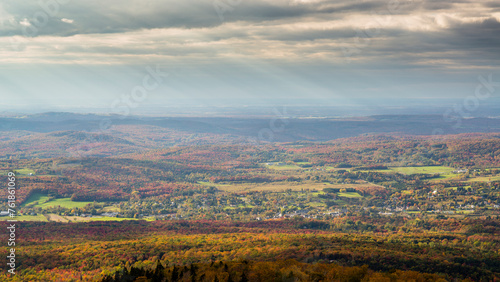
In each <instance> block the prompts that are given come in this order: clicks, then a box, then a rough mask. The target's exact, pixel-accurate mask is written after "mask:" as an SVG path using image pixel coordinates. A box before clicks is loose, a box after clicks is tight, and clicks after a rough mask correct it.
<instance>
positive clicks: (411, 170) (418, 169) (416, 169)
mask: <svg viewBox="0 0 500 282" xmlns="http://www.w3.org/2000/svg"><path fill="white" fill-rule="evenodd" d="M389 170H391V171H394V172H398V173H402V174H417V173H426V174H435V173H439V174H450V173H451V172H452V171H454V170H455V169H454V168H452V167H447V166H398V167H389Z"/></svg>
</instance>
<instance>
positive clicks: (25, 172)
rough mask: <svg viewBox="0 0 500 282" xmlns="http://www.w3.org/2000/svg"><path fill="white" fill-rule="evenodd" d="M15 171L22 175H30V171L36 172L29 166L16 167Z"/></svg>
mask: <svg viewBox="0 0 500 282" xmlns="http://www.w3.org/2000/svg"><path fill="white" fill-rule="evenodd" d="M14 171H15V172H16V174H20V175H29V174H30V173H32V174H35V171H34V170H32V169H29V168H18V169H14Z"/></svg>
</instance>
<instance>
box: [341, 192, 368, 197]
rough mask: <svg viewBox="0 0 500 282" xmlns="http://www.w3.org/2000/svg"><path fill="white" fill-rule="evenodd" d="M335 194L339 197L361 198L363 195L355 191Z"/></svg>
mask: <svg viewBox="0 0 500 282" xmlns="http://www.w3.org/2000/svg"><path fill="white" fill-rule="evenodd" d="M337 195H338V196H340V197H346V198H363V196H361V195H360V194H358V193H357V192H340V193H337Z"/></svg>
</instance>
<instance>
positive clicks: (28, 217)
mask: <svg viewBox="0 0 500 282" xmlns="http://www.w3.org/2000/svg"><path fill="white" fill-rule="evenodd" d="M15 219H16V220H19V221H48V220H47V218H46V217H45V216H43V215H41V214H38V215H20V216H16V218H15Z"/></svg>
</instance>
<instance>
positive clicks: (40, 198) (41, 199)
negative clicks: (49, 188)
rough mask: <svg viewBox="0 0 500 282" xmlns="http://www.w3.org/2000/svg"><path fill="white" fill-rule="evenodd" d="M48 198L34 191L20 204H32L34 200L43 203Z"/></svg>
mask: <svg viewBox="0 0 500 282" xmlns="http://www.w3.org/2000/svg"><path fill="white" fill-rule="evenodd" d="M48 200H49V196H47V195H44V194H40V193H35V194H31V196H30V197H29V198H28V199H27V200H26V201H25V202H24V203H23V204H22V206H23V207H24V206H27V205H29V204H33V203H35V202H38V204H41V203H44V202H46V201H48Z"/></svg>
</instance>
